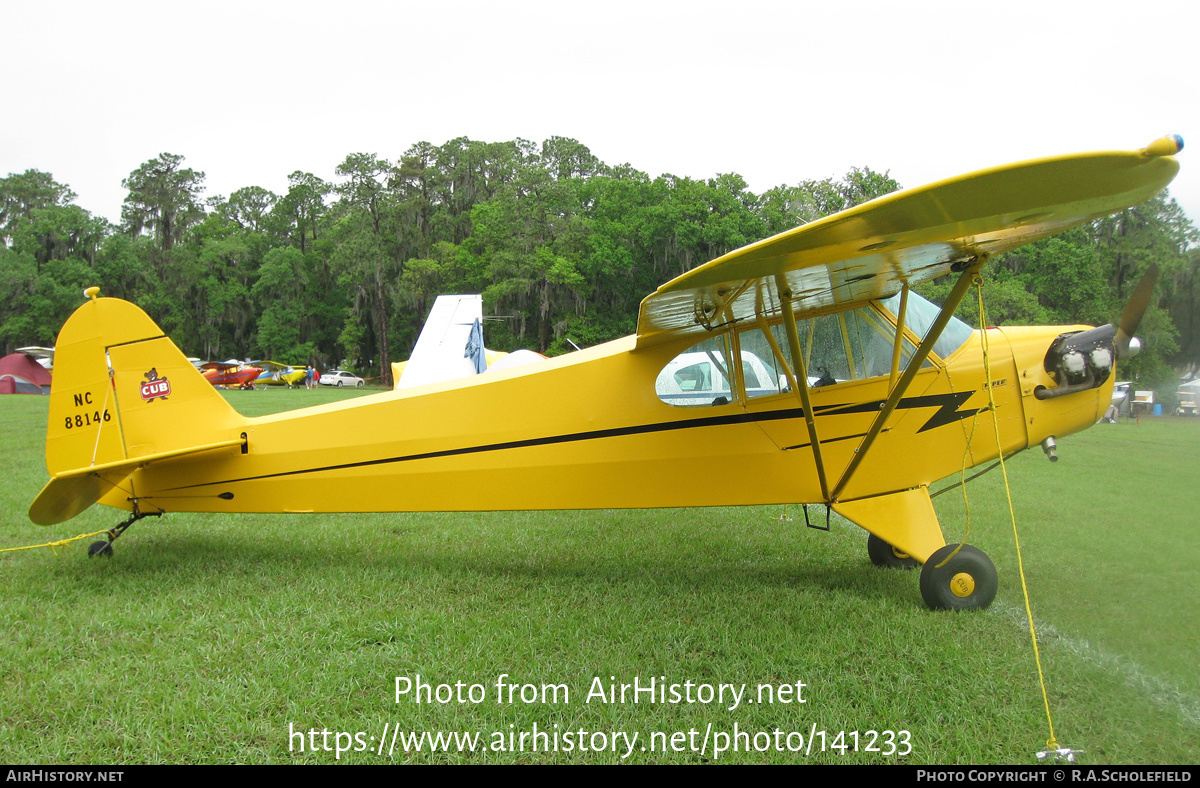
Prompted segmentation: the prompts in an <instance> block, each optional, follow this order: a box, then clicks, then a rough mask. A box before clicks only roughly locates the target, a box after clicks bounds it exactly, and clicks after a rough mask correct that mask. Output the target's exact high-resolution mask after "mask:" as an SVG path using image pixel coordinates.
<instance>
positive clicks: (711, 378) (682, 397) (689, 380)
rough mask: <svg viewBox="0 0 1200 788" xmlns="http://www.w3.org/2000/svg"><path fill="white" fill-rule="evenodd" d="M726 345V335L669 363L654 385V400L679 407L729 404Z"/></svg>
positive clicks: (728, 373) (703, 343) (730, 375)
mask: <svg viewBox="0 0 1200 788" xmlns="http://www.w3.org/2000/svg"><path fill="white" fill-rule="evenodd" d="M728 342H729V338H728V335H727V334H721V335H720V336H717V337H711V338H709V339H706V340H704V341H703V342H700V343H699V344H696V345H693V346H692V347H690V348H688V349H687V350H686V351H685V352H683V353H680V354H679V355H678V356H676V357H675V358H673V359H671V361H670V362H668V364H667V365H666V366H665V367H663V368H662V371H661V372H659V373H658V378H657V379H656V380H655V381H654V391H655V393H656V394H658V398H659V399H661V400H662V401H663V402H665V403H667V404H668V405H676V406H679V407H703V406H707V405H725V404H727V403H730V402H733V400H734V399H735V396H734V393H733V385H732V383H731V381H732V380H733V372H732V370H730V369H729V361H728V359H729V350H728Z"/></svg>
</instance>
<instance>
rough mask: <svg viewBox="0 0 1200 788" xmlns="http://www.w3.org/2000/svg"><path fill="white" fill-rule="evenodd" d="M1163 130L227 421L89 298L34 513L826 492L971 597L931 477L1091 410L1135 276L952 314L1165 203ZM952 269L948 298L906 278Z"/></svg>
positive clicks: (1108, 381) (753, 250)
mask: <svg viewBox="0 0 1200 788" xmlns="http://www.w3.org/2000/svg"><path fill="white" fill-rule="evenodd" d="M1181 147H1182V140H1180V139H1178V138H1177V137H1166V138H1163V139H1160V140H1157V141H1155V142H1154V143H1152V144H1151V145H1150V146H1148V147H1147V148H1144V149H1142V150H1137V151H1129V152H1104V153H1091V154H1077V155H1067V156H1057V157H1052V158H1045V159H1038V160H1034V161H1029V162H1022V163H1018V164H1011V165H1007V166H1001V167H995V168H992V169H988V170H983V171H980V172H976V173H972V174H969V175H963V176H959V177H956V178H950V179H947V180H944V181H940V182H938V183H934V184H932V185H929V186H923V187H920V188H915V189H909V190H907V191H903V192H897V193H894V194H889V195H887V196H885V197H881V198H879V199H877V200H874V201H872V202H869V203H866V204H863V205H859V206H857V207H855V208H852V209H850V210H847V211H843V212H842V213H839V214H836V215H833V216H829V217H826V218H823V219H820V220H818V221H815V222H812V223H810V224H807V225H804V226H803V227H799V228H796V229H794V230H791V231H789V232H786V233H782V234H780V235H777V236H775V237H772V238H768V239H766V240H763V241H760V242H758V243H754V244H751V245H749V246H746V247H744V248H742V249H738V250H736V251H733V252H730V253H729V254H726V255H724V256H722V257H719V258H717V259H716V260H713V261H711V262H709V263H706V264H705V265H702V266H700V267H698V268H696V269H693V270H691V271H689V272H687V273H685V274H683V275H682V276H679V277H678V278H676V279H674V280H672V281H670V282H668V283H666V284H665V285H663V286H662V287H660V288H659V289H658V290H657V291H656V292H654V293H652V294H651V295H650V296H648V297H647V298H646V299H645V300H644V301H643V302H642V306H641V311H640V315H639V319H638V329H637V334H636V335H635V336H631V337H627V338H625V339H620V340H616V341H614V342H609V343H607V344H604V345H599V346H596V347H591V348H587V349H585V350H581V351H578V352H575V353H571V354H568V355H564V356H559V357H556V358H552V359H548V360H545V361H541V362H539V363H535V364H529V365H526V366H521V367H516V368H512V369H507V370H501V371H497V372H491V371H489V372H488V373H486V374H475V375H469V376H467V377H462V378H456V379H451V380H441V381H439V382H428V383H420V384H417V385H413V386H412V387H411V388H401V389H398V390H395V391H390V392H385V393H380V394H375V395H370V396H364V397H360V398H357V399H353V400H349V401H343V402H339V403H335V404H328V405H321V406H318V407H313V408H304V409H301V410H296V411H291V412H288V413H280V414H276V415H272V416H265V417H260V418H247V417H245V416H242V415H240V414H239V413H237V412H236V411H234V410H233V408H232V407H230V405H229V404H228V403H227V402H226V401H225V399H224V398H222V397H221V396H220V395H219V394H217V392H215V391H213V389H212V387H211V386H209V385H208V384H207V383H205V382H204V381H203V379H202V378H201V377H200V376H199V375H197V374H196V372H195V371H194V369H193V368H192V366H191V365H190V364H189V363H188V362H187V359H185V358H184V357H183V355H182V354H181V353H180V352H179V350H178V349H177V348H176V347H175V346H174V345H173V344H172V343H171V340H170V339H169V338H167V337H166V336H164V335H163V333H162V331H161V330H160V329H159V328H158V327H157V326H156V325H155V324H154V322H153V321H151V320H150V318H149V317H147V316H146V314H145V313H144V312H142V311H141V310H140V309H138V308H137V307H136V306H134V305H133V304H130V303H127V302H125V301H121V300H118V299H113V298H98V297H97V295H98V288H91V289H89V291H88V296H89V299H88V300H87V301H86V302H85V303H84V304H83V305H82V306H81V307H80V308H79V309H78V310H77V311H76V313H75V314H74V315H73V316H72V317H71V318H70V319H69V320H68V321H67V323H66V325H64V326H63V329H62V332H61V334H60V335H59V338H58V343H57V348H58V351H57V359H56V361H57V363H56V370H55V373H56V374H55V385H54V388H53V392H52V394H51V402H50V418H49V428H48V432H47V440H46V464H47V467H48V468H49V471H50V474H51V478H50V481H49V483H48V484H47V485H46V486H45V487H44V488H43V490H42V491H41V493H40V494H39V495H38V496H37V498H36V499H35V500H34V502H33V504H32V506H31V507H30V517H31V518H32V519H33V521H34V522H37V523H42V524H51V523H58V522H62V521H64V520H67V519H69V518H71V517H73V516H75V515H76V514H78V513H79V512H81V511H83V510H84V509H86V508H87V507H89V506H91V505H92V504H93V503H96V502H100V503H104V504H107V505H110V506H114V507H118V508H122V509H126V510H130V511H131V512H132V514H131V516H130V517H129V518H128V519H127V520H125V521H124V522H123V523H121V524H120V525H118V526H116V527H115V528H114V529H113V530H112V532H111V537H110V539H109V541H107V542H99V543H97V545H93V550H94V551H95V552H111V542H112V539H114V538H116V536H118V535H120V534H121V533H123V532H124V530H125V529H126V528H128V527H129V526H130V525H131V524H132V523H133V522H135V521H136V520H137V519H139V518H141V517H145V516H147V515H158V514H162V513H164V512H168V511H193V512H194V511H207V512H216V513H225V512H370V511H447V510H467V509H473V508H477V507H478V506H479V505H480V503H479V499H477V498H475V497H473V496H470V495H465V494H464V490H468V489H479V488H483V489H487V490H488V491H489V492H488V498H487V508H489V509H497V510H514V509H590V508H640V507H668V506H670V507H674V506H718V505H744V504H784V503H805V504H808V503H812V504H824V505H826V506H827V507H829V508H830V509H832V510H833V511H836V512H838V513H840V514H842V515H843V516H845V517H846V518H848V519H849V520H851V521H853V522H855V523H857V524H858V525H860V526H861V527H863V528H864V529H866V530H867V531H868V532H869V533H870V538H869V539H868V551H869V553H870V555H871V557H872V559H873V560H875V561H876V562H877V563H880V564H883V565H889V566H903V565H909V564H914V563H920V564H923V567H922V569H921V574H920V587H921V592H922V596H923V597H924V599H925V601H926V603H927V604H929V605H930V606H931V607H934V608H980V607H986V606H987V605H988V604H989V603H990V602H991V601H992V598H993V597H994V595H995V593H996V588H997V577H996V570H995V568H994V567H993V565H992V563H991V561H990V560H989V559H988V558H987V556H986V555H984V554H983V553H982V552H981V551H979V550H978V549H976V548H974V547H971V546H970V545H963V546H961V547H960V546H959V545H955V544H951V545H948V544H946V540H945V538H944V536H943V533H942V529H941V526H940V525H939V523H938V520H937V516H936V514H935V512H934V509H933V505H932V503H931V502H930V497H929V491H928V488H929V485H930V484H932V483H933V482H935V481H937V480H938V479H942V478H944V477H947V476H950V475H952V474H958V473H959V472H960V470H961V469H962V468H963V467H964V466H976V465H980V464H983V463H990V462H992V461H993V460H995V459H996V458H997V457H998V456H1000V455H1001V454H1003V455H1009V454H1012V453H1013V452H1017V451H1020V450H1022V449H1024V448H1027V447H1030V446H1036V445H1038V444H1041V443H1043V442H1047V445H1048V442H1051V441H1053V440H1054V439H1055V438H1056V437H1061V436H1063V435H1066V434H1068V433H1071V432H1075V431H1077V430H1082V429H1085V428H1087V427H1089V426H1091V425H1092V424H1094V423H1095V422H1096V421H1097V419H1099V418H1100V416H1101V414H1103V412H1104V410H1105V409H1106V408H1107V407H1108V406H1109V404H1110V403H1111V397H1112V381H1113V367H1114V362H1115V361H1116V359H1118V358H1121V357H1123V356H1124V355H1125V354H1126V353H1127V352H1128V348H1129V342H1130V340H1131V338H1132V334H1133V331H1134V330H1135V329H1136V326H1137V323H1138V321H1139V320H1140V317H1141V313H1142V312H1143V311H1144V310H1145V308H1146V306H1147V305H1148V303H1149V300H1150V297H1151V289H1152V287H1153V275H1150V276H1149V277H1147V278H1146V279H1145V280H1143V283H1142V284H1141V285H1139V287H1138V289H1137V291H1136V292H1135V294H1134V296H1133V298H1132V299H1131V302H1130V304H1129V306H1128V307H1127V309H1126V312H1125V314H1124V316H1123V317H1122V318H1121V320H1120V322H1119V324H1118V325H1108V326H1102V327H1100V328H1094V329H1088V328H1087V327H1085V326H1058V327H1054V326H1036V327H1029V328H1011V327H1005V328H987V329H986V330H973V329H971V328H970V327H968V326H966V325H965V324H963V323H961V322H960V321H958V320H957V319H955V318H954V316H953V314H954V310H955V309H956V308H957V306H958V305H959V303H960V302H961V301H962V299H963V298H964V297H965V296H966V295H967V293H968V291H969V290H970V289H971V287H972V285H973V283H975V281H976V280H977V278H978V276H979V274H980V272H981V271H982V270H983V268H984V265H985V263H986V261H987V259H988V258H989V257H991V256H992V255H995V254H1000V253H1002V252H1006V251H1008V250H1010V249H1013V248H1016V247H1018V246H1021V245H1022V244H1026V243H1029V242H1031V241H1036V240H1038V239H1041V238H1045V237H1047V236H1050V235H1053V234H1055V233H1058V232H1060V231H1062V230H1065V229H1067V228H1069V227H1073V226H1076V225H1078V224H1081V223H1083V222H1087V221H1090V220H1092V219H1095V218H1098V217H1101V216H1105V215H1108V214H1110V213H1112V212H1114V211H1118V210H1121V209H1123V208H1126V207H1128V206H1132V205H1136V204H1138V203H1140V202H1142V201H1143V200H1146V199H1148V198H1150V197H1152V196H1153V195H1154V194H1156V193H1158V192H1159V191H1160V190H1161V189H1162V188H1163V187H1164V186H1166V185H1167V184H1168V183H1169V182H1170V181H1171V179H1172V178H1173V177H1174V176H1175V173H1176V171H1177V170H1178V164H1177V162H1176V159H1175V157H1174V154H1175V153H1177V152H1178V151H1179V150H1180V149H1181ZM947 275H948V276H952V277H954V278H955V283H954V285H953V288H952V290H951V292H950V295H949V296H948V298H947V299H946V302H945V303H944V304H943V305H942V306H941V307H937V306H934V305H933V304H930V303H929V302H927V301H925V300H924V299H921V298H919V297H918V296H917V295H916V294H915V293H913V292H912V290H911V288H912V286H913V285H915V284H917V283H919V282H923V281H926V280H929V279H933V278H935V277H940V276H947ZM464 350H465V348H464ZM680 359H682V361H680ZM694 361H695V362H696V363H693V362H694ZM704 363H707V365H708V366H707V374H708V383H709V384H710V385H711V384H714V383H715V382H716V380H717V378H718V377H719V378H720V387H719V393H718V392H716V391H715V389H710V390H709V393H714V394H715V396H713V397H712V398H711V399H710V398H708V397H707V396H704V397H703V398H701V397H699V396H689V397H686V398H683V399H680V398H678V397H676V394H677V393H682V392H683V391H687V392H689V393H690V394H696V393H697V392H699V391H700V389H699V388H697V385H698V384H697V383H696V382H695V379H694V378H691V379H689V378H687V377H686V376H684V374H683V373H684V372H686V371H687V370H688V369H689V368H691V367H693V366H697V364H701V365H702V364H704ZM151 376H153V377H151ZM752 376H753V379H752ZM993 403H994V405H993Z"/></svg>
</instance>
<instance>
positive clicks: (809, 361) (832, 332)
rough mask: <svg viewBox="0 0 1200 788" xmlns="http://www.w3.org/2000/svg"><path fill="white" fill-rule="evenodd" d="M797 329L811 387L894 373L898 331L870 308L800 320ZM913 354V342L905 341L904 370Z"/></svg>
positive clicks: (901, 356) (903, 344)
mask: <svg viewBox="0 0 1200 788" xmlns="http://www.w3.org/2000/svg"><path fill="white" fill-rule="evenodd" d="M796 328H797V333H798V334H799V336H800V344H801V346H802V347H803V350H804V359H805V364H806V366H807V368H808V385H809V386H811V387H813V388H820V387H822V386H832V385H835V384H837V383H843V382H845V381H849V380H863V379H865V378H874V377H880V376H882V375H888V374H891V371H892V354H893V352H894V351H895V341H896V329H895V327H894V326H893V325H892V324H891V322H890V321H888V320H887V319H886V318H885V317H884V316H883V315H881V314H880V313H878V312H876V311H875V310H874V309H872V308H871V307H861V308H858V309H848V310H846V311H844V312H836V313H834V314H830V315H821V316H819V317H813V318H809V319H807V320H802V321H798V322H797V324H796ZM914 352H915V348H914V347H913V345H912V343H911V342H909V341H908V339H907V338H902V339H901V343H900V368H901V369H903V368H904V367H905V366H906V365H907V364H908V360H909V359H910V358H911V357H912V355H913V353H914Z"/></svg>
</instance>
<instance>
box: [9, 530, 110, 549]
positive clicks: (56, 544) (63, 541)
mask: <svg viewBox="0 0 1200 788" xmlns="http://www.w3.org/2000/svg"><path fill="white" fill-rule="evenodd" d="M100 534H108V535H109V536H112V531H110V530H109V529H107V528H105V529H104V530H103V531H92V532H91V533H90V534H80V535H79V536H72V537H71V538H70V539H59V540H58V541H57V542H46V543H45V544H30V545H25V546H24V547H4V548H0V553H11V552H14V551H16V550H36V549H37V548H39V547H49V548H50V549H51V550H52V551H53V552H54V554H55V555H58V549H57V548H59V547H67V546H69V545H70V544H71V542H78V541H79V540H80V539H87V538H89V537H92V536H99V535H100Z"/></svg>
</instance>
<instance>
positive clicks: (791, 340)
mask: <svg viewBox="0 0 1200 788" xmlns="http://www.w3.org/2000/svg"><path fill="white" fill-rule="evenodd" d="M775 287H776V289H777V290H778V291H779V296H780V298H779V300H780V301H782V302H783V325H784V328H785V329H786V330H787V335H788V344H789V345H791V348H792V365H793V368H794V369H795V370H796V372H795V374H794V375H793V374H792V370H791V369H789V368H788V366H787V364H786V363H785V364H784V372H785V373H786V374H787V376H788V382H789V383H790V384H791V385H792V390H793V391H796V392H798V393H799V394H800V404H801V405H802V406H803V410H804V423H805V424H807V425H808V441H809V443H810V444H811V445H812V451H813V461H814V462H815V463H816V465H817V479H818V480H819V481H820V482H821V498H822V499H823V500H824V501H825V502H826V503H829V501H830V497H829V482H828V481H827V480H826V478H825V463H824V461H823V460H822V459H821V441H820V440H819V439H818V438H817V422H816V419H814V418H813V411H812V402H811V401H810V399H809V396H808V370H807V369H806V368H805V366H804V350H803V348H802V346H801V344H800V332H799V331H797V330H796V313H795V312H793V311H792V289H791V288H790V287H789V286H788V283H787V277H785V276H784V275H783V274H776V275H775ZM758 319H759V320H760V321H762V319H763V318H762V314H761V313H760V314H759V316H758ZM763 334H765V335H766V337H767V341H768V342H770V343H771V350H772V351H773V352H774V353H775V355H776V356H778V357H779V358H780V361H784V362H786V359H784V358H782V353H780V350H779V347H778V345H777V344H776V342H775V338H774V337H773V336H771V332H770V331H769V330H767V329H766V327H765V326H764V327H763Z"/></svg>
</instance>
